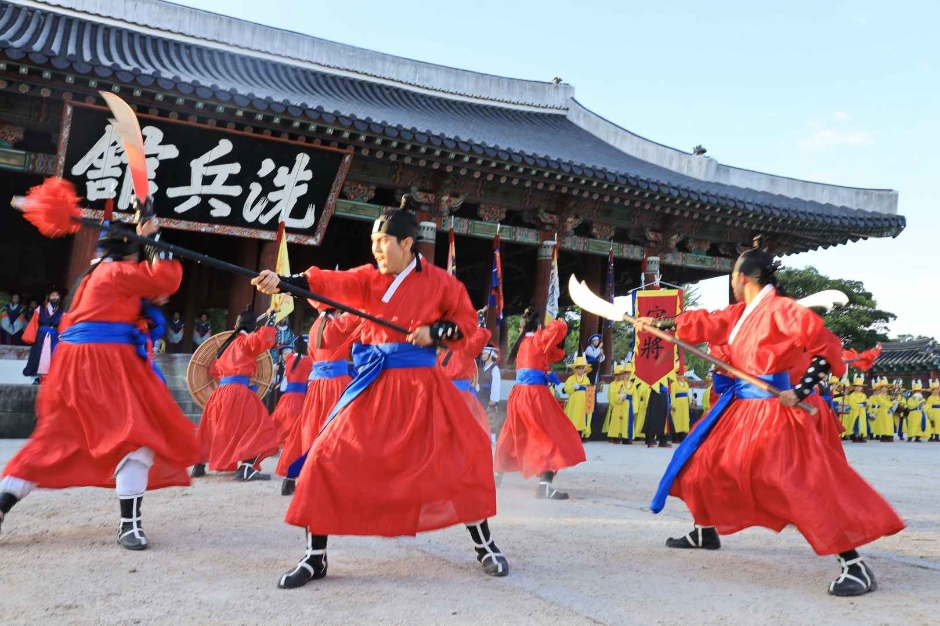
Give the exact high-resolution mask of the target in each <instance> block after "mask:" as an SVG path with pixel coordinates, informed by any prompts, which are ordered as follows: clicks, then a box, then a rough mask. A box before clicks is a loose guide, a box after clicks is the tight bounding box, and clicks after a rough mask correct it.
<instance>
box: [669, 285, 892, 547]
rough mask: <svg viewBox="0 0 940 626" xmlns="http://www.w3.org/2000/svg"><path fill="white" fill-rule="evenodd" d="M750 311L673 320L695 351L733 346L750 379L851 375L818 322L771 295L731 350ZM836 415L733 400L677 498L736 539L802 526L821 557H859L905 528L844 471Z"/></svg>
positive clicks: (679, 483) (684, 474)
mask: <svg viewBox="0 0 940 626" xmlns="http://www.w3.org/2000/svg"><path fill="white" fill-rule="evenodd" d="M744 310H745V305H744V304H743V303H739V304H735V305H732V306H730V307H728V308H726V309H724V310H722V311H718V312H715V313H709V312H707V311H688V312H686V313H682V314H681V315H679V317H678V318H677V319H676V324H677V334H678V336H679V337H680V338H681V339H683V340H685V341H687V342H689V343H693V344H695V343H702V342H705V341H707V342H709V343H713V344H717V345H723V346H727V348H726V349H727V354H726V356H728V357H730V359H731V362H732V364H733V365H735V366H736V367H738V368H739V369H742V370H744V371H746V372H749V373H752V374H756V375H763V374H773V373H779V372H794V371H795V370H797V369H799V367H800V366H802V367H804V368H805V366H806V360H805V355H806V354H809V355H811V356H822V357H823V358H825V359H826V360H827V361H828V362H829V363H830V365H831V367H832V372H833V373H834V374H835V375H836V376H840V375H842V373H843V372H844V371H845V364H844V363H843V362H842V344H841V342H840V341H839V339H838V338H837V337H836V336H835V335H833V334H832V333H831V332H829V331H828V330H826V328H825V325H824V324H823V320H822V318H821V317H819V316H818V315H816V314H815V313H813V312H812V311H810V310H809V309H807V308H805V307H803V306H801V305H799V304H796V302H794V301H793V300H791V299H789V298H783V297H780V296H777V295H776V292H775V291H773V290H769V292H768V294H767V295H766V297H764V298H763V299H762V300H761V301H760V302H759V303H757V305H756V306H754V307H753V309H752V312H751V314H750V316H749V317H747V319H745V320H744V321H743V322H742V323H741V327H740V329H739V331H738V334H737V335H736V337H735V338H734V340H733V341H731V342H730V343H729V338H730V335H731V332H732V329H733V328H734V326H735V324H736V323H737V322H738V320H739V319H740V318H741V316H742V315H743V313H744ZM838 436H839V435H838V431H837V429H836V428H835V424H834V423H833V420H832V418H831V416H830V415H829V414H828V413H826V412H823V411H820V412H819V413H817V414H816V415H815V416H814V415H810V414H809V413H807V412H805V411H803V410H801V409H798V408H787V407H785V406H783V405H782V404H781V403H780V402H779V401H778V400H777V399H775V398H767V399H759V400H735V401H734V402H732V404H731V406H729V407H728V409H727V410H726V411H725V413H724V414H723V415H722V416H721V418H720V419H719V420H718V422H717V424H715V426H714V428H713V430H712V431H711V432H710V433H709V435H708V437H707V438H706V439H705V441H704V442H703V443H702V445H701V446H700V447H699V448H698V450H697V451H696V452H695V454H694V455H693V456H692V457H691V458H690V459H689V461H688V462H687V463H686V465H685V467H684V468H683V469H682V471H681V472H680V473H679V475H678V477H677V478H676V481H675V482H674V483H673V486H672V490H671V492H670V495H673V496H676V497H678V498H681V499H682V500H683V501H684V502H685V503H686V505H687V506H688V507H689V509H690V510H691V512H692V515H693V517H694V518H695V522H696V523H697V524H702V525H706V526H715V527H717V529H718V532H720V533H722V534H730V533H734V532H737V531H739V530H743V529H745V528H749V527H751V526H763V527H765V528H770V529H772V530H775V531H778V532H779V531H781V530H782V529H783V528H784V527H786V526H787V525H789V524H793V525H794V526H796V527H797V528H798V529H799V531H800V532H801V533H803V536H804V537H805V538H806V540H807V541H808V542H809V544H810V545H811V546H812V547H813V549H814V550H815V551H816V553H817V554H820V555H827V554H837V553H840V552H845V551H848V550H852V549H855V548H857V547H859V546H861V545H864V544H866V543H869V542H871V541H874V540H876V539H878V538H880V537H884V536H886V535H893V534H894V533H897V532H899V531H900V530H902V529H903V528H904V522H903V521H901V519H900V518H899V517H898V515H897V513H895V511H894V510H893V509H892V508H891V506H890V505H889V504H888V503H887V502H886V501H885V500H884V499H883V498H882V497H881V496H880V495H879V494H878V493H877V492H875V490H874V489H872V487H871V486H870V485H869V484H868V483H867V482H865V480H864V479H862V477H861V476H859V475H858V474H857V473H856V472H855V471H854V470H853V469H852V468H851V467H850V466H849V465H848V463H847V462H846V459H845V455H844V453H841V448H842V446H841V444H840V443H839V442H838Z"/></svg>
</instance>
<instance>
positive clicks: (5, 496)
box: [0, 492, 19, 528]
mask: <svg viewBox="0 0 940 626" xmlns="http://www.w3.org/2000/svg"><path fill="white" fill-rule="evenodd" d="M17 502H19V498H17V497H16V496H14V495H13V494H12V493H7V492H3V493H0V528H2V526H3V519H4V518H5V517H6V514H7V513H9V512H10V509H12V508H13V505H14V504H16V503H17Z"/></svg>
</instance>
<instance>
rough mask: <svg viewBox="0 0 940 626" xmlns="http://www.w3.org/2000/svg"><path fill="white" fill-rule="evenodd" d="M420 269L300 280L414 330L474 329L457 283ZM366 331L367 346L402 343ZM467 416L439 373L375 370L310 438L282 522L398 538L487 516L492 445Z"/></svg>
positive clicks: (374, 329)
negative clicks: (440, 326) (449, 325)
mask: <svg viewBox="0 0 940 626" xmlns="http://www.w3.org/2000/svg"><path fill="white" fill-rule="evenodd" d="M411 268H414V264H412V266H411ZM422 268H423V269H422V271H420V272H418V271H416V270H412V271H410V272H409V271H406V272H405V273H403V274H402V275H399V276H392V275H383V274H381V273H379V271H378V270H377V269H376V268H374V267H372V266H362V267H358V268H355V269H352V270H350V271H346V272H332V271H325V270H320V269H317V268H311V269H310V270H308V271H307V273H306V276H307V280H308V282H309V284H310V289H311V290H313V291H318V292H320V293H329V294H330V295H331V296H332V297H333V298H335V299H337V300H339V301H341V302H343V303H345V304H348V305H350V306H353V307H356V308H359V309H363V310H365V311H367V312H368V313H371V314H373V315H376V316H380V317H382V318H384V319H387V320H389V321H392V322H395V323H396V324H399V325H401V326H404V327H406V328H409V329H415V328H418V327H419V326H423V325H428V324H432V323H434V322H437V321H440V320H449V321H451V322H454V323H455V324H457V325H458V327H460V328H464V329H473V328H476V326H477V314H476V310H474V308H473V305H472V304H471V303H470V297H469V296H468V295H467V290H466V288H465V287H464V286H463V284H462V283H460V282H459V281H458V280H457V279H456V278H454V277H453V276H450V275H449V274H447V272H445V271H444V270H442V269H440V268H438V267H435V266H433V265H430V264H428V263H427V262H424V263H422ZM393 283H395V284H396V285H397V288H394V287H393ZM383 298H384V300H385V301H383ZM361 332H362V343H363V344H367V345H375V344H384V343H398V342H403V341H405V339H406V336H405V335H403V334H401V333H398V332H396V331H393V330H390V329H387V328H385V327H382V326H378V325H376V324H373V323H371V322H368V321H364V322H363V323H362V330H361ZM465 343H466V340H465V339H463V340H458V341H454V342H450V343H449V346H448V347H452V348H457V349H460V348H462V347H463V345H464V344H465ZM472 420H473V416H472V415H471V414H470V410H469V409H468V408H467V405H466V403H465V402H464V401H463V399H462V398H461V397H460V392H458V391H457V389H456V387H454V384H453V383H452V382H451V381H450V380H448V379H447V377H446V376H444V373H443V372H442V371H441V370H440V368H438V367H420V368H401V369H386V370H384V371H382V372H381V373H380V374H379V376H378V379H377V380H376V381H375V382H374V383H373V384H372V385H371V386H369V387H368V388H367V389H366V390H365V391H364V392H363V393H362V394H361V395H360V396H359V397H357V398H356V399H355V400H353V401H352V402H351V403H350V404H349V405H348V406H346V407H345V408H344V409H343V410H342V411H340V412H339V414H337V415H336V417H335V418H334V419H333V420H332V421H331V422H330V423H329V424H328V425H327V426H326V427H325V428H324V430H323V432H322V433H321V434H320V436H318V437H317V438H316V440H315V441H314V443H313V447H312V448H311V450H310V453H309V455H308V458H307V462H306V463H305V464H304V466H303V470H302V471H301V473H300V476H299V477H298V480H297V492H296V493H295V495H294V498H293V500H292V501H291V504H290V508H289V509H288V511H287V521H288V522H289V523H291V524H294V525H297V526H306V527H308V528H309V530H310V532H312V533H314V534H318V535H333V534H336V535H379V536H386V537H394V536H402V535H415V534H416V533H419V532H425V531H430V530H436V529H439V528H445V527H447V526H453V525H455V524H461V523H470V522H475V521H479V520H482V519H486V518H488V517H491V516H492V515H494V514H495V513H496V486H495V484H494V482H493V462H492V456H491V452H490V441H489V437H487V436H486V434H485V433H484V432H483V431H482V430H480V429H479V428H467V424H468V422H471V421H472Z"/></svg>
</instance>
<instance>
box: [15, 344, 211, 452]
mask: <svg viewBox="0 0 940 626" xmlns="http://www.w3.org/2000/svg"><path fill="white" fill-rule="evenodd" d="M191 356H192V355H190V354H158V355H156V356H155V357H154V358H155V360H156V362H157V364H158V365H159V366H160V369H162V370H163V375H164V376H166V382H167V385H168V386H169V388H170V392H171V393H172V394H173V399H174V400H176V403H177V404H178V405H179V407H180V409H181V410H182V411H183V413H184V414H185V415H186V417H188V418H189V419H190V421H192V423H193V424H198V423H199V420H200V419H201V418H202V408H201V407H200V406H199V405H198V404H196V402H194V401H193V399H192V397H191V396H190V395H189V390H188V389H187V388H186V366H187V365H188V364H189V359H190V357H191ZM38 391H39V386H38V385H17V384H0V439H22V438H24V437H29V435H30V433H32V432H33V427H34V426H35V424H36V414H35V412H34V410H33V407H34V406H35V404H36V393H37V392H38ZM102 392H105V393H106V392H107V390H102Z"/></svg>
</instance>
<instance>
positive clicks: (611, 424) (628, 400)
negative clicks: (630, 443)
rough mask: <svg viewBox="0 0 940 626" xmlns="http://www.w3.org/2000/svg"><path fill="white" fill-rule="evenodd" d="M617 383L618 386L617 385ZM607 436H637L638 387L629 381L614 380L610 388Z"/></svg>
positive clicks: (618, 437) (625, 437)
mask: <svg viewBox="0 0 940 626" xmlns="http://www.w3.org/2000/svg"><path fill="white" fill-rule="evenodd" d="M615 385H616V386H615ZM607 393H608V401H609V402H610V408H609V409H607V430H605V431H604V432H606V433H607V436H608V437H610V438H611V439H627V440H631V439H633V437H635V436H636V432H635V431H636V408H637V403H638V398H637V392H636V389H635V388H634V387H633V386H632V385H631V384H630V383H629V382H628V381H614V382H613V383H611V386H610V387H609V388H608V391H607Z"/></svg>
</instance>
